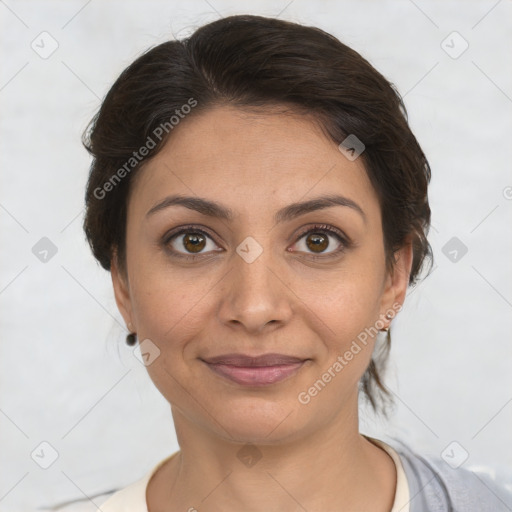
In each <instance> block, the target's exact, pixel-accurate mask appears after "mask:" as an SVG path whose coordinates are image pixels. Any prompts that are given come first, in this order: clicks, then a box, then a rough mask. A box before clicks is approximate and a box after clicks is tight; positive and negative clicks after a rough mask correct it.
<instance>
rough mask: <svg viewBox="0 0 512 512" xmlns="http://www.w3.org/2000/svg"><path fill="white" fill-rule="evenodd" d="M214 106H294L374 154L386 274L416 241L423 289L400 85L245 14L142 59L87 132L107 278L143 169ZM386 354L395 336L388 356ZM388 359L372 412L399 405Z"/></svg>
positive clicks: (291, 27)
mask: <svg viewBox="0 0 512 512" xmlns="http://www.w3.org/2000/svg"><path fill="white" fill-rule="evenodd" d="M217 105H230V106H234V107H239V108H244V109H248V108H271V109H272V108H273V109H275V110H278V109H279V107H282V106H288V107H290V106H291V107H292V108H293V109H295V111H296V112H300V113H305V114H307V115H311V116H313V117H314V119H315V120H316V122H317V123H318V124H319V126H320V127H321V128H322V130H323V131H324V133H325V135H326V136H327V137H329V138H331V139H332V140H333V141H334V142H335V143H336V144H340V143H341V142H342V141H344V140H345V139H346V138H347V137H348V136H349V135H355V136H356V137H357V139H358V140H359V141H362V143H363V144H364V146H365V149H364V152H363V153H362V154H361V158H362V159H363V163H364V166H365V169H366V172H367V173H368V176H369V178H370V181H371V183H372V185H373V187H374V189H375V191H376V193H377V195H378V198H379V203H380V207H381V213H382V229H383V235H384V245H385V251H386V267H387V269H388V270H389V271H390V272H392V271H393V269H394V262H395V260H394V253H395V251H396V250H398V249H399V248H401V247H403V246H404V245H405V244H406V243H407V242H409V241H410V242H412V246H413V253H414V255H413V263H412V269H411V274H410V279H409V284H410V285H414V284H415V283H416V281H417V279H418V276H419V273H420V271H421V269H422V267H423V263H424V261H425V260H426V259H430V262H431V264H432V250H431V247H430V244H429V242H428V240H427V234H428V230H429V227H430V207H429V204H428V196H427V188H428V183H429V181H430V166H429V164H428V161H427V159H426V157H425V155H424V153H423V151H422V149H421V147H420V146H419V144H418V142H417V140H416V138H415V136H414V134H413V133H412V132H411V130H410V128H409V126H408V122H407V112H406V109H405V106H404V104H403V101H402V98H401V97H400V94H399V93H398V92H397V90H396V88H395V86H394V85H393V84H392V83H390V82H388V81H387V80H386V78H384V77H383V76H382V75H381V74H380V73H379V72H378V71H376V70H375V69H374V68H373V67H372V66H371V65H370V63H369V62H368V61H367V60H365V59H364V58H363V57H362V56H361V55H359V54H358V53H357V52H356V51H354V50H353V49H351V48H349V47H348V46H346V45H344V44H343V43H341V42H340V41H339V40H338V39H337V38H335V37H334V36H332V35H330V34H328V33H326V32H324V31H322V30H320V29H318V28H315V27H308V26H303V25H300V24H296V23H292V22H288V21H283V20H278V19H274V18H266V17H262V16H251V15H238V16H230V17H227V18H223V19H220V20H218V21H215V22H213V23H209V24H207V25H205V26H203V27H201V28H199V29H198V30H196V31H195V32H194V33H193V34H192V35H191V36H190V37H188V38H186V39H183V40H180V41H168V42H165V43H162V44H160V45H158V46H156V47H154V48H151V49H150V50H148V51H146V52H145V53H144V54H143V55H141V56H140V57H138V58H137V59H136V60H135V61H134V62H133V63H132V64H130V65H129V66H128V67H127V68H126V69H125V70H124V71H123V72H122V73H121V75H120V76H119V78H118V79H117V80H116V82H115V83H114V85H113V86H112V87H111V89H110V90H109V92H108V93H107V95H106V97H105V99H104V100H103V102H102V105H101V107H100V109H99V111H98V113H97V114H96V115H95V116H94V118H93V119H92V120H91V122H90V123H89V126H88V127H87V129H86V131H85V132H84V135H83V143H84V145H85V147H86V148H87V150H88V151H89V152H90V153H91V154H92V156H93V161H92V165H91V169H90V175H89V180H88V183H87V190H86V194H85V204H86V215H85V220H84V225H83V227H84V230H85V234H86V237H87V240H88V242H89V244H90V247H91V249H92V252H93V254H94V256H95V258H96V259H97V260H98V261H99V263H100V264H101V266H102V267H103V268H104V269H106V270H110V264H111V260H112V258H113V257H114V256H116V257H117V261H118V264H119V268H120V270H121V271H122V272H123V273H124V274H126V247H125V234H126V218H127V215H126V214H127V204H128V198H129V193H130V183H131V182H132V180H133V179H134V177H135V176H136V173H137V171H138V170H140V168H141V165H143V164H144V163H146V162H147V161H149V159H150V158H152V157H154V156H155V155H156V154H157V153H158V152H159V150H160V149H161V148H162V147H163V145H164V144H165V142H166V140H167V139H168V137H169V136H172V129H173V127H174V126H175V125H176V124H177V123H178V122H180V120H181V119H182V118H183V117H185V115H190V116H194V115H197V114H198V113H200V112H204V111H206V110H208V109H209V108H212V107H213V106H217ZM144 147H145V148H146V149H149V151H142V148H144ZM139 149H140V150H141V153H145V154H146V157H145V158H140V155H139ZM135 154H137V157H135V156H134V155H135ZM389 344H390V337H389V335H388V337H387V341H386V348H387V351H389ZM374 357H375V354H374ZM386 358H387V352H386V353H385V354H384V355H383V356H382V357H380V358H379V359H374V358H372V361H371V362H370V364H369V366H368V368H367V370H366V372H365V374H364V376H363V378H362V379H361V383H360V385H361V388H362V390H363V392H364V394H365V395H366V397H367V398H368V400H369V402H370V404H371V405H372V407H373V408H374V410H377V400H376V395H375V394H376V393H379V394H380V395H381V398H383V399H389V398H390V396H391V395H390V393H389V391H388V390H387V388H386V387H385V386H384V384H383V382H382V379H381V376H380V371H382V369H383V367H384V364H385V362H386ZM381 403H382V402H381ZM384 412H385V411H384Z"/></svg>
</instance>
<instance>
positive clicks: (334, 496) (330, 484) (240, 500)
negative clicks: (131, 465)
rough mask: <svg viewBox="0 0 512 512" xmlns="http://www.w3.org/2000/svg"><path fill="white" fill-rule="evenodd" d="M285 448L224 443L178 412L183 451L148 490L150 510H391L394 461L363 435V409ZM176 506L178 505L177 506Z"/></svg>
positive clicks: (175, 414) (287, 443) (341, 416)
mask: <svg viewBox="0 0 512 512" xmlns="http://www.w3.org/2000/svg"><path fill="white" fill-rule="evenodd" d="M350 410H351V411H356V412H355V413H353V414H347V413H345V414H343V413H340V414H339V415H338V416H339V417H336V418H333V420H332V421H331V422H330V423H329V424H328V425H325V426H324V427H323V428H320V429H318V428H316V429H315V430H314V431H312V432H311V433H301V435H300V437H298V436H297V437H296V438H294V439H288V440H285V441H283V439H280V440H279V442H277V441H274V442H273V443H271V442H258V443H255V444H246V443H240V442H233V440H230V439H226V438H221V437H219V436H218V435H216V434H213V433H211V431H205V430H204V429H203V428H201V427H199V426H198V425H197V424H194V423H192V422H190V421H188V419H187V418H186V417H184V416H183V415H182V414H181V413H180V412H179V411H177V410H174V409H173V417H174V422H175V427H176V433H177V435H178V441H179V444H180V452H179V453H178V454H177V455H176V456H175V457H173V458H172V459H171V460H170V461H169V463H168V464H166V465H165V466H164V468H162V471H161V472H160V474H158V475H155V477H154V478H153V479H152V481H151V488H150V486H148V491H147V497H148V498H147V499H148V508H149V512H159V511H160V510H162V511H163V510H167V511H168V510H170V509H172V510H187V511H188V510H191V511H194V509H197V510H200V511H201V512H203V511H204V512H207V511H214V510H215V511H217V510H244V511H247V512H253V511H254V512H255V511H261V510H265V511H274V510H275V511H280V512H288V511H296V510H303V509H305V510H308V511H314V510H322V511H329V512H330V511H333V512H334V511H341V510H372V511H375V512H380V511H382V512H388V511H389V510H390V509H391V506H392V503H393V499H394V493H395V487H396V470H395V466H394V463H393V461H392V459H391V458H390V457H389V455H388V454H387V453H385V452H384V451H383V450H382V449H381V448H379V447H377V446H375V445H374V444H373V443H371V442H369V441H368V440H367V439H366V438H365V437H363V436H362V435H361V434H360V433H359V430H358V427H359V426H358V415H357V407H352V408H350ZM171 505H172V506H171Z"/></svg>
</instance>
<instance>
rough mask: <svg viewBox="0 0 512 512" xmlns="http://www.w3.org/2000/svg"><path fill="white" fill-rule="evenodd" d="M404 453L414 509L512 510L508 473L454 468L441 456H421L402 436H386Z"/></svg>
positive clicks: (422, 511)
mask: <svg viewBox="0 0 512 512" xmlns="http://www.w3.org/2000/svg"><path fill="white" fill-rule="evenodd" d="M386 443H388V444H389V445H391V446H392V447H393V448H394V449H395V450H396V451H397V452H398V454H399V455H400V459H401V461H402V466H403V468H404V471H405V474H406V476H407V482H408V485H409V493H410V498H411V501H410V512H512V471H509V472H508V475H504V474H501V475H498V476H496V475H493V476H491V475H492V473H480V472H476V471H471V470H468V469H465V468H462V467H458V468H452V467H451V466H450V465H449V464H448V463H447V462H445V461H444V460H443V459H441V458H434V457H430V456H420V455H418V454H417V453H415V452H414V451H413V450H412V449H411V448H409V447H408V446H407V445H405V444H404V443H403V442H401V441H399V440H398V439H394V438H391V439H386Z"/></svg>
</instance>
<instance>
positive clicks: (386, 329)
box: [379, 313, 393, 332]
mask: <svg viewBox="0 0 512 512" xmlns="http://www.w3.org/2000/svg"><path fill="white" fill-rule="evenodd" d="M386 318H387V319H388V320H391V319H392V318H393V317H392V316H391V315H390V314H389V313H386ZM390 324H391V322H390ZM389 327H390V326H389V325H388V326H387V327H383V328H382V329H379V331H382V332H388V331H389Z"/></svg>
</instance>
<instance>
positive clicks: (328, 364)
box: [84, 16, 512, 512]
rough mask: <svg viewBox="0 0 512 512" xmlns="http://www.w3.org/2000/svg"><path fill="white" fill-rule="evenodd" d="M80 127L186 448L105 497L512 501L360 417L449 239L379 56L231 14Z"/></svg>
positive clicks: (167, 505) (119, 504) (381, 394)
mask: <svg viewBox="0 0 512 512" xmlns="http://www.w3.org/2000/svg"><path fill="white" fill-rule="evenodd" d="M84 142H85V145H86V147H87V148H88V150H89V151H90V152H91V154H92V155H93V158H94V159H93V163H92V167H91V172H90V177H89V182H88V185H87V192H86V206H87V212H86V218H85V221H84V229H85V232H86V235H87V238H88V241H89V243H90V246H91V248H92V251H93V254H94V256H95V257H96V258H97V260H98V261H99V262H100V264H101V265H102V266H103V268H105V269H106V270H109V271H110V272H111V275H112V281H113V287H114V293H115V298H116V302H117V305H118V307H119V310H120V312H121V314H122V315H123V318H124V320H125V322H126V324H127V327H128V329H129V334H128V336H127V343H128V344H130V345H133V344H134V343H137V340H138V343H139V344H140V350H141V353H142V357H143V361H144V364H145V365H146V367H147V370H148V372H149V375H150V377H151V379H152V381H153V382H154V384H155V386H156V387H157V388H158V389H159V390H160V392H161V393H162V395H163V396H164V397H165V398H166V399H167V400H168V401H169V403H170V405H171V409H172V413H173V419H174V426H175V429H176V434H177V439H178V443H179V446H180V450H179V451H178V452H176V453H174V454H172V455H171V456H170V457H168V458H166V459H165V460H163V461H161V462H160V463H159V464H158V465H157V467H155V468H154V469H153V470H152V471H151V472H149V473H148V474H147V475H145V476H144V477H143V478H141V479H140V480H138V481H137V482H135V483H133V484H131V485H129V486H128V487H126V488H124V489H122V490H120V491H118V492H116V493H115V494H114V495H112V496H110V497H109V498H108V500H107V501H106V502H105V503H104V504H103V505H101V510H102V511H103V512H118V511H134V512H135V511H137V512H142V511H144V512H147V511H149V512H159V511H163V510H166V511H171V510H172V511H175V510H176V511H177V510H188V511H195V510H198V511H214V510H215V511H217V510H223V511H226V510H227V511H230V510H243V511H265V512H268V511H280V512H283V511H292V510H294V511H295V510H307V511H310V512H311V511H323V512H325V511H333V512H334V511H341V510H343V511H348V510H350V511H354V510H361V511H374V512H389V511H392V512H398V511H401V512H406V511H409V512H421V511H429V512H431V511H450V510H461V511H462V510H463V511H465V512H466V511H473V510H474V511H479V512H482V511H491V510H492V511H496V510H512V498H511V496H510V493H509V492H508V491H507V490H506V488H505V486H504V484H503V483H499V482H496V481H490V480H485V477H483V476H477V475H476V474H474V473H471V472H469V471H467V470H464V469H462V468H458V469H454V468H453V467H451V466H450V465H449V464H447V463H446V462H445V461H444V460H441V459H439V460H437V459H429V460H426V459H425V458H423V457H420V456H419V455H417V454H415V453H414V452H413V451H412V450H411V449H410V448H408V447H407V446H405V445H403V444H401V443H399V442H398V441H397V442H396V443H395V444H394V445H393V446H392V445H391V444H389V443H385V442H383V441H380V440H377V439H373V438H370V437H368V436H364V435H361V434H360V433H359V425H358V398H359V391H361V393H362V395H363V396H364V397H366V399H367V400H368V401H369V403H370V404H371V406H373V408H374V409H375V410H376V411H381V412H385V411H386V404H387V403H388V402H389V397H390V394H389V392H388V391H387V389H386V388H385V386H384V384H383V381H382V372H383V368H384V364H385V360H386V355H387V350H388V349H389V343H390V334H389V327H390V324H391V323H392V320H393V318H394V317H395V316H396V314H397V313H398V312H399V311H400V309H401V307H402V304H403V302H404V298H405V294H406V291H407V288H408V286H410V285H414V284H415V283H416V282H417V280H418V279H419V275H420V272H421V270H422V268H424V263H425V262H426V261H427V260H431V257H432V253H431V248H430V245H429V243H428V241H427V234H428V229H429V225H430V208H429V203H428V197H427V187H428V183H429V180H430V167H429V164H428V162H427V159H426V157H425V155H424V153H423V151H422V150H421V148H420V146H419V144H418V142H417V141H416V138H415V137H414V135H413V134H412V132H411V131H410V128H409V126H408V124H407V115H406V111H405V107H404V105H403V103H402V100H401V98H400V96H399V94H398V93H397V92H396V91H395V89H394V87H393V86H392V84H390V83H389V82H388V81H387V80H386V79H385V78H384V77H383V76H382V75H381V74H380V73H378V72H377V71H376V70H375V69H374V68H373V67H372V66H371V65H370V64H369V63H368V62H367V61H366V60H365V59H363V58H362V57H361V56H360V55H359V54H358V53H356V52H355V51H354V50H352V49H350V48H348V47H347V46H345V45H344V44H342V43H341V42H340V41H338V40H337V39H336V38H334V37H333V36H331V35H329V34H327V33H325V32H323V31H321V30H319V29H317V28H313V27H305V26H301V25H298V24H294V23H291V22H285V21H280V20H277V19H272V18H265V17H259V16H231V17H228V18H223V19H221V20H219V21H216V22H213V23H210V24H208V25H206V26H203V27H202V28H200V29H198V30H197V31H196V32H195V33H194V34H193V35H192V36H190V37H189V38H187V39H185V40H183V41H171V42H166V43H163V44H161V45H159V46H157V47H155V48H153V49H151V50H150V51H148V52H147V53H145V54H144V55H142V56H141V57H140V58H138V59H137V60H136V61H135V62H134V63H132V64H131V65H130V66H129V67H128V68H127V69H126V70H125V71H124V72H123V73H122V74H121V76H120V77H119V78H118V80H117V81H116V83H115V84H114V85H113V87H112V88H111V90H110V91H109V93H108V95H107V96H106V98H105V100H104V102H103V104H102V106H101V109H100V111H99V112H98V114H97V116H96V117H95V119H94V120H93V122H92V123H91V126H90V129H89V130H88V131H87V133H86V136H85V139H84ZM507 493H508V494H507Z"/></svg>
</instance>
